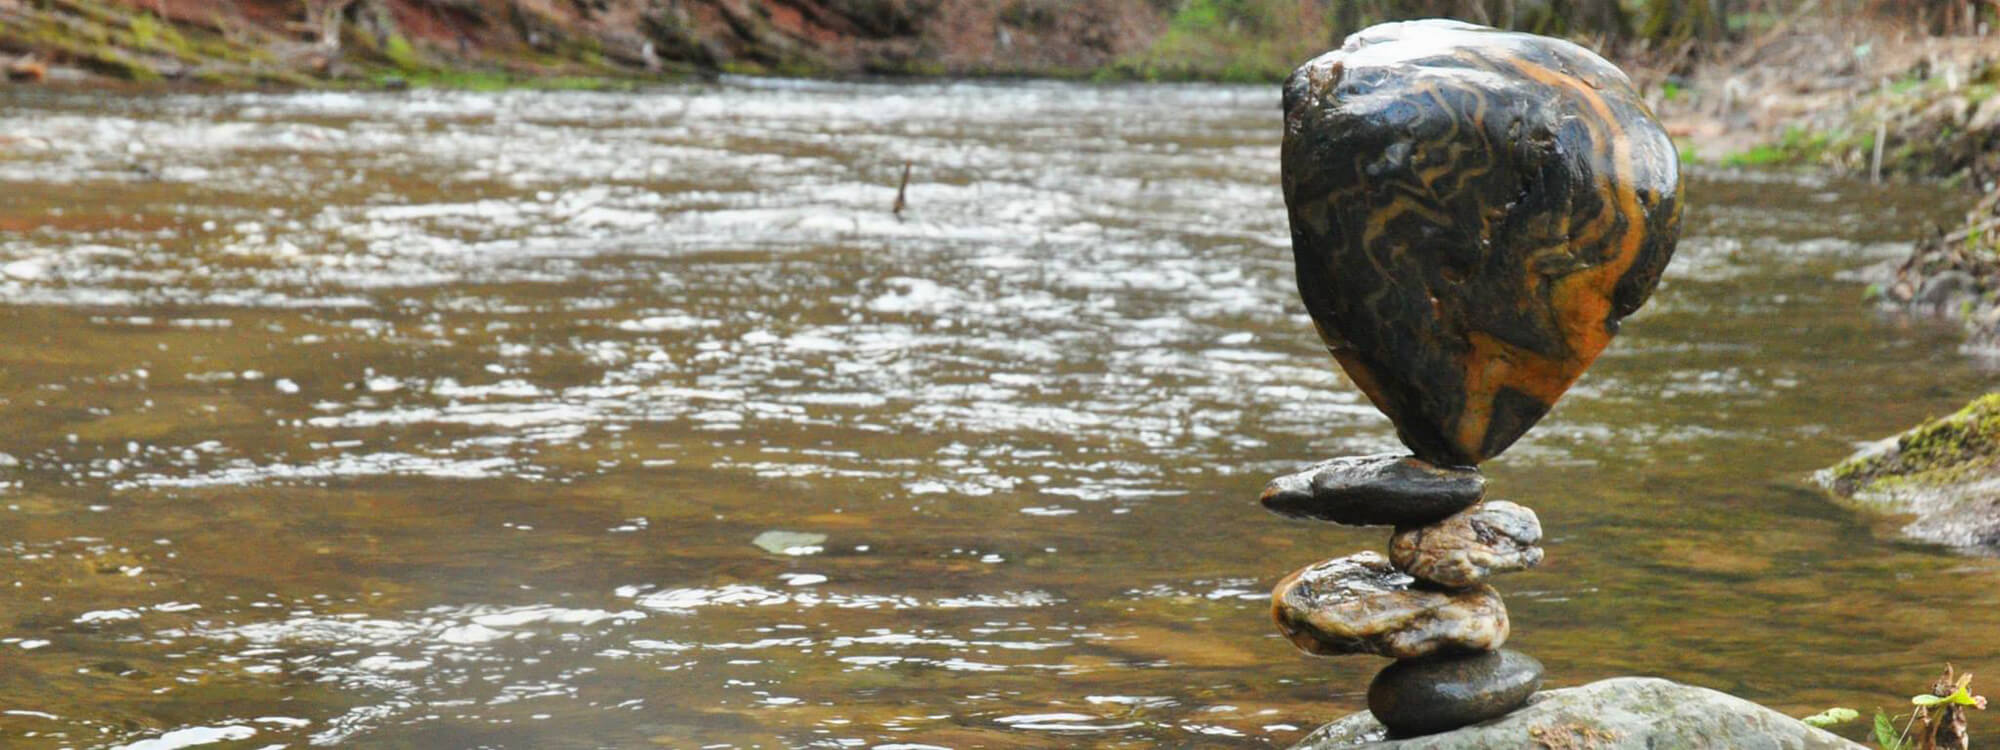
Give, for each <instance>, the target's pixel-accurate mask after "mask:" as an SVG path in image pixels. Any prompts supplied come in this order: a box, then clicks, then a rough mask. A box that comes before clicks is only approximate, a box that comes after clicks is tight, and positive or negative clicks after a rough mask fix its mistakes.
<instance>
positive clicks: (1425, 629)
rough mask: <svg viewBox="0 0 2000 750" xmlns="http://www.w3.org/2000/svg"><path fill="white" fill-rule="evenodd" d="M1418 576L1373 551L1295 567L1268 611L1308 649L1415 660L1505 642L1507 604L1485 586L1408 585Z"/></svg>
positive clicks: (1485, 648)
mask: <svg viewBox="0 0 2000 750" xmlns="http://www.w3.org/2000/svg"><path fill="white" fill-rule="evenodd" d="M1416 582H1417V581H1416V579H1414V578H1411V577H1410V576H1408V575H1405V574H1404V573H1402V572H1401V571H1398V570H1396V569H1395V567H1393V566H1391V565H1390V564H1389V561H1388V560H1387V559H1385V558H1383V557H1382V556H1381V555H1379V554H1377V553H1374V552H1360V553H1356V554H1353V555H1348V556H1347V557H1341V558H1335V559H1332V560H1326V561H1323V562H1318V563H1314V564H1312V565H1309V566H1306V567H1305V568H1301V569H1299V570H1298V571H1296V572H1293V573H1292V574H1291V575H1289V576H1286V577H1285V579H1284V580H1282V581H1279V582H1278V586H1277V588H1276V590H1274V591H1273V592H1272V594H1271V615H1272V617H1273V618H1275V619H1276V620H1277V621H1278V629H1279V630H1280V631H1281V632H1283V633H1284V634H1285V637H1286V638H1289V639H1291V641H1292V644H1293V645H1295V646H1298V647H1299V649H1300V650H1302V651H1305V652H1306V653H1309V654H1316V655H1319V656H1335V655H1340V654H1377V655H1381V656H1387V657H1391V658H1395V659H1415V658H1419V657H1424V656H1429V655H1432V654H1445V653H1470V652H1478V651H1490V650H1492V649H1496V648H1499V647H1500V645H1501V644H1502V643H1505V642H1506V641H1507V628H1508V624H1507V608H1506V605H1505V604H1504V603H1503V602H1502V601H1501V599H1500V593H1499V592H1498V591H1495V590H1493V587H1491V586H1484V585H1481V586H1475V587H1472V588H1467V589H1463V590H1459V591H1436V590H1429V589H1422V588H1412V584H1415V583H1416Z"/></svg>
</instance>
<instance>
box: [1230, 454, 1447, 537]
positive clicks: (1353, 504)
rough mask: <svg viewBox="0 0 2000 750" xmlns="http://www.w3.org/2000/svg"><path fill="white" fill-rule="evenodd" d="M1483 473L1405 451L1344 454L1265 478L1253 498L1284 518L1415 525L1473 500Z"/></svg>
mask: <svg viewBox="0 0 2000 750" xmlns="http://www.w3.org/2000/svg"><path fill="white" fill-rule="evenodd" d="M1485 493H1486V477H1485V476H1483V475H1481V474H1480V473H1479V470H1478V469H1475V468H1472V467H1459V468H1445V467H1440V466H1434V465H1431V464H1429V463H1426V462H1424V461H1422V460H1419V459H1418V458H1417V457H1416V456H1412V455H1408V454H1396V453H1383V454H1379V455H1374V456H1346V457H1342V458H1336V459H1332V460H1330V461H1321V462H1319V463H1316V464H1313V465H1312V466H1308V467H1306V468H1305V469H1302V470H1300V471H1298V472H1294V473H1291V474H1286V475H1285V476H1282V477H1278V478H1277V479H1273V480H1271V483H1270V484H1267V485H1265V486H1264V495H1263V496H1262V497H1261V498H1259V499H1258V500H1259V502H1262V503H1263V504H1264V507H1265V508H1266V509H1268V510H1270V511H1271V512H1273V513H1276V514H1278V515H1281V516H1285V517H1288V518H1303V519H1310V520H1315V521H1332V522H1334V523H1339V524H1346V525H1349V526H1416V525H1422V524H1427V523H1431V522H1433V521H1436V520H1438V519H1441V518H1444V517H1445V516H1449V515H1451V514H1453V513H1457V512H1459V511H1460V510H1463V509H1464V508H1465V506H1468V505H1471V504H1473V503H1476V502H1479V498H1480V497H1481V496H1482V495H1484V494H1485Z"/></svg>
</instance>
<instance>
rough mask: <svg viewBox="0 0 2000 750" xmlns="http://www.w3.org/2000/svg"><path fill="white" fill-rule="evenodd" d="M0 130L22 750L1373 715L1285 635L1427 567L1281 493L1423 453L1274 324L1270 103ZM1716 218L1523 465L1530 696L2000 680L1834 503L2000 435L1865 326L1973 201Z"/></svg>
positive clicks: (1961, 608) (1819, 200)
mask: <svg viewBox="0 0 2000 750" xmlns="http://www.w3.org/2000/svg"><path fill="white" fill-rule="evenodd" d="M0 107H4V109H0V137H4V140H0V181H4V183H5V185H6V186H7V189H6V190H4V191H0V294H4V296H5V299H6V300H8V301H9V302H10V304H8V305H6V306H4V307H0V419H4V421H5V423H6V424H8V425H9V426H10V429H8V430H7V431H6V432H5V433H4V434H0V452H4V454H5V455H4V457H0V482H4V485H0V745H5V746H7V747H27V748H39V747H102V746H110V745H118V744H121V743H136V744H134V745H133V746H134V747H144V748H168V747H197V746H205V745H209V744H210V743H221V744H217V745H215V746H218V747H220V746H225V745H227V746H232V747H235V746H241V747H266V746H274V745H282V746H289V747H303V746H310V745H335V744H339V745H343V746H354V747H471V746H483V747H522V748H527V747H548V748H566V747H601V746H645V745H649V744H658V745H662V746H669V747H696V746H702V747H763V748H779V747H829V748H831V747H869V746H874V747H904V748H910V747H927V746H937V747H1081V746H1097V747H1153V746H1160V745H1171V746H1190V745H1199V746H1214V747H1261V746H1269V745H1273V744H1278V745H1282V744H1284V743H1286V742H1289V741H1291V740H1294V739H1296V738H1298V737H1299V736H1301V735H1302V733H1303V732H1304V731H1307V730H1309V729H1310V728H1311V727H1312V726H1313V725H1315V724H1316V723H1318V722H1322V721H1325V720H1328V719H1332V718H1335V717H1338V716H1340V715H1343V714H1345V713H1347V712H1349V711H1353V710H1357V709H1359V708H1360V707H1361V704H1362V700H1361V695H1360V693H1361V690H1362V688H1363V687H1364V686H1365V684H1366V681H1367V678H1368V676H1369V675H1370V674H1372V673H1373V671H1374V670H1375V669H1377V668H1379V667H1380V666H1381V662H1380V661H1379V660H1375V659H1372V658H1365V657H1351V658H1348V659H1341V660H1315V659H1312V658H1309V657H1304V656H1301V655H1299V654H1297V653H1296V652H1294V651H1293V649H1292V648H1291V647H1290V646H1289V645H1287V644H1286V643H1285V642H1284V641H1283V640H1282V639H1281V638H1279V637H1278V636H1277V635H1276V633H1275V631H1274V629H1273V627H1272V625H1271V623H1270V620H1269V617H1268V614H1267V612H1266V603H1267V596H1268V594H1267V592H1268V587H1269V586H1270V584H1271V583H1272V582H1274V581H1275V580H1276V579H1277V578H1278V577H1279V576H1281V575H1283V574H1284V573H1286V572H1289V571H1290V570H1292V569H1294V568H1296V567H1299V566H1301V565H1304V564H1307V563H1310V562H1313V561H1315V560H1317V559H1319V558H1322V557H1327V556H1332V555H1337V554H1345V553H1347V552H1351V551H1356V550H1360V549H1367V548H1380V546H1381V545H1382V544H1383V543H1384V541H1385V537H1386V534H1385V533H1383V532H1381V531H1380V530H1355V529H1343V528H1328V527H1321V526H1313V525H1306V524H1301V523H1296V522H1288V521H1284V520H1281V519H1278V518H1275V517H1271V516H1269V515H1266V514H1265V513H1263V512H1262V511H1261V510H1259V509H1258V508H1257V507H1256V505H1255V503H1254V498H1255V495H1256V493H1257V491H1258V489H1259V488H1260V487H1261V486H1262V483H1263V481H1264V479H1265V478H1266V477H1268V476H1269V475H1272V474H1275V473H1278V472H1281V471H1286V470H1289V469H1291V468H1293V467H1295V466H1296V465H1299V464H1301V463H1304V462H1307V461H1310V460H1313V459H1317V458H1323V457H1328V456H1333V455H1341V454H1351V453H1359V452H1370V451H1379V450H1388V449H1392V448H1394V447H1395V440H1394V436H1393V432H1392V430H1391V429H1390V427H1389V425H1388V424H1387V422H1386V420H1384V419H1383V418H1382V417H1381V416H1380V415H1378V414H1377V413H1376V412H1374V410H1373V409H1372V408H1370V407H1369V406H1368V405H1367V403H1366V402H1365V400H1363V399H1362V398H1361V397H1360V395H1359V393H1358V392H1357V391H1355V390H1354V389H1353V388H1352V386H1351V385H1350V384H1349V383H1348V382H1347V381H1346V379H1345V378H1344V377H1342V376H1341V375H1339V374H1338V373H1337V372H1336V371H1335V369H1334V368H1333V365H1332V362H1331V360H1330V359H1329V358H1328V357H1327V356H1326V355H1325V353H1324V351H1323V350H1321V349H1319V348H1318V346H1317V345H1316V343H1315V341H1314V339H1313V336H1312V334H1311V333H1310V326H1309V324H1308V322H1307V321H1306V319H1305V317H1304V314H1303V311H1302V309H1301V308H1300V305H1299V303H1298V301H1297V297H1296V293H1295V291H1294V290H1293V287H1292V281H1291V261H1290V251H1289V239H1288V234H1287V231H1286V228H1285V226H1284V212H1283V206H1282V203H1281V199H1280V196H1279V191H1278V189H1277V186H1276V181H1277V166H1276V165H1277V159H1276V147H1277V142H1276V137H1277V134H1278V133H1277V118H1276V107H1277V103H1276V95H1275V91H1274V90H1269V89H1267V88H1224V87H1166V86H1154V87H1113V88H1099V87H1085V86H1071V85H1043V84H1017V85H986V84H921V85H911V84H903V85H870V84H852V85H849V84H842V85H834V84H804V83H787V82H744V81H735V82H728V83H725V84H721V85H713V86H695V87H687V88H669V89H663V90H658V91H654V92H650V93H644V94H638V95H629V94H588V93H527V92H517V93H504V94H469V93H467V94H460V93H428V92H426V93H410V94H379V95H378V94H346V93H307V94H284V95H249V94H246V95H226V96H225V95H200V96H195V95H185V96H142V97H120V96H108V95H103V94H89V93H60V92H57V93H51V92H41V91H4V92H0ZM905 162H908V163H910V164H911V165H912V168H911V178H910V185H909V189H908V202H909V207H908V209H907V210H906V211H904V212H903V213H902V215H901V216H900V217H898V216H896V215H893V214H892V213H891V212H890V207H891V205H892V203H893V201H894V199H895V195H896V184H897V181H898V178H899V177H900V174H901V171H902V168H903V164H904V163H905ZM1688 199H1689V203H1690V205H1691V206H1692V209H1691V210H1690V212H1689V215H1688V216H1689V228H1688V234H1689V235H1690V236H1689V237H1688V239H1687V240H1686V241H1685V242H1683V244H1682V247H1681V250H1680V254H1679V257H1678V258H1677V259H1676V260H1675V262H1674V265H1673V266H1672V268H1671V269H1670V270H1669V271H1668V275H1667V280H1666V282H1665V284H1664V285H1663V286H1662V288H1661V290H1660V292H1659V293H1658V295H1657V296H1656V297H1655V298H1654V300H1653V302H1652V303H1651V304H1650V305H1649V306H1648V307H1647V308H1646V309H1645V310H1643V311H1642V312H1641V313H1640V314H1639V315H1638V316H1636V317H1635V318H1633V319H1631V320H1630V321H1628V322H1627V324H1626V326H1625V329H1624V334H1623V335H1622V336H1621V338H1620V339H1619V340H1618V342H1617V343H1616V344H1614V346H1613V347H1612V349H1611V350H1610V351H1609V352H1607V354H1606V355H1605V356H1604V357H1603V358H1602V359H1601V360H1600V362H1599V364H1598V365H1597V367H1596V368H1595V369H1593V370H1592V371H1591V373H1590V374H1589V375H1587V376H1586V378H1585V380H1584V381H1583V382H1582V383H1580V384H1579V385H1578V386H1577V388H1576V389H1574V390H1573V391H1572V393H1571V395H1570V396H1569V397H1568V398H1567V399H1566V400H1564V401H1563V402H1562V403H1561V405H1559V406H1558V407H1557V409H1556V411H1555V412H1554V413H1552V414H1551V415H1550V416H1549V417H1548V418H1547V419H1546V420H1545V421H1544V422H1543V423H1542V424H1541V425H1540V426H1539V427H1538V428H1537V429H1536V430H1535V431H1533V432H1531V433H1530V434H1529V435H1528V437H1527V438H1525V439H1524V440H1523V441H1522V442H1521V443H1520V444H1519V445H1517V446H1516V447H1515V448H1514V449H1513V450H1511V451H1510V452H1509V453H1507V454H1506V455H1505V456H1504V457H1502V458H1500V459H1498V460H1496V461H1494V462H1492V463H1491V464H1489V465H1488V472H1489V475H1490V476H1491V487H1492V489H1493V490H1494V492H1495V494H1496V495H1498V496H1501V497H1507V498H1510V499H1514V500H1517V501H1520V502H1523V503H1526V504H1529V505H1531V506H1533V507H1534V508H1536V509H1537V510H1538V511H1539V512H1540V513H1541V516H1542V519H1543V522H1544V524H1545V526H1546V527H1547V529H1548V531H1549V534H1550V537H1551V538H1550V540H1549V542H1548V562H1547V563H1546V564H1544V565H1543V566H1542V567H1541V568H1540V569H1538V570H1535V571H1532V572H1530V573H1526V574H1521V575H1517V576H1512V577H1509V578H1507V579H1504V580H1502V581H1501V584H1500V585H1501V588H1502V590H1503V591H1504V592H1505V593H1506V594H1507V596H1508V599H1509V603H1510V609H1511V612H1512V613H1513V617H1514V622H1515V625H1514V632H1515V635H1514V638H1513V641H1512V642H1513V644H1514V645H1516V646H1518V647H1520V648H1522V649H1523V650H1526V651H1528V652H1530V653H1532V654H1534V655H1536V656H1538V657H1540V658H1541V660H1542V661H1543V662H1545V663H1546V664H1547V665H1548V667H1549V669H1550V672H1551V682H1552V683H1553V684H1559V685H1566V684H1576V683H1581V682H1585V681H1589V680H1592V679H1597V678H1600V677H1605V676H1610V675H1616V674H1628V673H1641V674H1655V675H1662V676H1666V677H1671V678H1674V679H1679V680H1684V681H1689V682H1694V683H1698V684H1701V685H1706V686H1709V687H1714V688H1719V689H1722V690H1727V691H1732V692H1735V693H1738V694H1740V695H1744V696H1746V697H1749V698H1752V699H1755V700H1760V701H1764V702H1767V703H1770V704H1772V705H1774V706H1776V707H1778V708H1780V709H1783V710H1786V711H1790V712H1793V713H1795V714H1801V715H1802V714H1804V713H1809V712H1813V711H1817V710H1819V709H1821V708H1825V707H1828V706H1833V705H1848V706H1854V707H1857V708H1861V709H1863V710H1868V709H1872V708H1873V707H1875V706H1895V705H1898V704H1899V703H1900V702H1901V700H1902V698H1901V696H1907V695H1908V694H1909V693H1911V692H1914V691H1916V690H1917V689H1918V688H1920V687H1921V686H1923V685H1926V684H1928V681H1929V680H1930V678H1931V677H1932V676H1933V674H1934V672H1935V671H1937V669H1938V668H1939V667H1940V666H1941V664H1942V662H1943V661H1945V660H1947V659H1950V660H1952V661H1955V662H1957V663H1959V664H1960V665H1961V666H1965V667H1968V668H1970V669H1972V670H1973V671H1975V672H1980V673H1985V672H1988V671H1991V670H1994V669H1996V667H1994V666H1990V665H1992V664H1994V663H1995V660H1996V657H2000V562H1996V561H1993V560H1989V559H1983V558H1977V557H1967V556H1962V555H1957V554H1954V553H1952V552H1951V551H1949V550H1944V549H1938V548H1933V547H1926V546H1921V545H1915V544H1909V543H1902V542H1898V541H1895V539H1894V536H1893V524H1891V525H1887V526H1885V525H1883V524H1880V523H1878V522H1874V521H1871V520H1870V519H1867V518H1863V517H1858V516H1856V515H1855V514H1853V513H1851V512H1850V511H1848V510H1846V509H1843V508H1841V507H1839V506H1837V505H1835V504H1833V503H1832V502H1830V501H1828V500H1827V499H1826V498H1825V497H1824V496H1822V495H1821V494H1820V493H1819V492H1817V491H1816V490H1814V489H1812V487H1811V485H1810V484H1808V483H1807V481H1806V475H1807V474H1808V473H1809V472H1810V471H1812V470H1813V469H1815V468H1818V467H1821V466H1825V465H1827V464H1830V463H1832V462H1834V461H1836V460H1838V459H1839V458H1840V457H1842V456H1844V455H1845V454H1846V453H1847V452H1848V451H1850V450H1851V449H1852V448H1853V447H1854V446H1855V444H1856V443H1858V442H1861V441H1865V440H1869V439H1874V438H1879V437H1881V436H1883V435H1887V434H1890V433H1892V432H1894V431H1897V430H1899V429H1902V428H1904V427H1906V426H1908V425H1910V424H1913V423H1914V422H1915V421H1917V420H1919V419H1921V418H1923V417H1925V416H1927V415H1933V414H1938V413H1942V412H1945V411H1949V410H1952V409H1955V408H1956V407H1957V406H1959V405H1961V404H1963V402H1964V401H1966V400H1967V399H1969V398H1970V397H1971V396H1973V395H1975V394H1977V393H1979V392H1982V391H1983V390H1985V389H1987V388H1989V387H1991V385H1992V383H1993V382H1994V376H1993V375H1992V373H1991V372H1990V371H1984V372H1983V371H1981V370H1979V369H1977V368H1976V367H1975V366H1974V364H1973V363H1971V362H1969V361H1967V360H1966V359H1965V358H1964V357H1963V356H1961V355H1960V354H1959V353H1958V352H1957V351H1956V349H1957V337H1956V333H1955V331H1954V330H1953V329H1952V328H1951V327H1950V326H1949V325H1944V324H1935V323H1927V322H1922V321H1904V320H1895V319H1889V318H1884V317H1881V316H1878V315H1875V314H1873V313H1871V312H1869V311H1868V310H1867V309H1866V308H1865V307H1864V306H1863V305H1862V304H1860V301H1859V300H1860V298H1861V295H1862V289H1861V288H1860V287H1859V286H1858V285H1855V284H1850V283H1840V282H1834V281H1831V279H1832V277H1833V276H1834V274H1835V273H1836V272H1838V271H1841V270H1844V269H1850V268H1855V267H1859V266H1863V265H1867V264H1869V263H1872V262H1876V261H1879V260H1881V259H1884V258H1887V257H1891V256H1894V255H1896V254H1897V253H1898V252H1899V251H1900V250H1901V249H1902V247H1901V246H1900V245H1899V244H1897V243H1898V240H1899V239H1901V238H1904V237H1907V236H1909V235H1910V234H1911V232H1912V230H1913V228H1914V227H1917V226H1921V225H1924V224H1925V223H1927V222H1933V221H1938V220H1940V219H1941V218H1942V217H1947V216H1949V215H1950V214H1952V213H1953V211H1954V209H1956V208H1957V207H1958V205H1959V204H1960V203H1961V201H1960V200H1959V199H1958V198H1957V196H1952V195H1949V194H1946V193H1941V192H1931V191H1927V190H1923V189H1913V188H1894V189H1889V188H1881V189H1876V188H1870V187H1869V186H1866V185H1854V184H1841V183H1821V182H1816V181H1812V180H1807V179H1801V178H1795V177H1779V176H1769V175H1756V174H1704V175H1701V177H1700V179H1698V180H1697V181H1696V182H1695V183H1694V185H1693V186H1692V187H1691V188H1690V190H1689V191H1688ZM769 532H788V533H779V534H771V533H769ZM760 542H761V546H760V544H759V543H760ZM767 548H768V549H767ZM1975 729H1976V726H1975ZM232 743H233V744H232Z"/></svg>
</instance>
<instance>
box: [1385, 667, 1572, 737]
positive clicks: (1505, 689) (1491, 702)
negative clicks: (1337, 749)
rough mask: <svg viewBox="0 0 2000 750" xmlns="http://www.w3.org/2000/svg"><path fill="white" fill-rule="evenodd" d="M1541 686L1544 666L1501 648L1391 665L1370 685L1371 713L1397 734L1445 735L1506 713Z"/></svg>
mask: <svg viewBox="0 0 2000 750" xmlns="http://www.w3.org/2000/svg"><path fill="white" fill-rule="evenodd" d="M1541 686H1542V663H1541V662H1539V661H1536V660H1535V657H1532V656H1529V655H1527V654H1524V653H1521V652H1519V651H1515V650H1513V649H1508V648H1503V649H1500V650H1498V651H1488V652H1486V653H1483V654H1474V655H1471V656H1434V657H1431V658H1428V659H1408V660H1404V661H1399V662H1396V663H1394V664H1391V665H1389V666H1388V667H1387V668H1385V669H1383V670H1382V671H1381V672H1380V673H1377V674H1376V675H1375V680H1374V681H1373V682H1370V683H1368V711H1369V713H1371V714H1373V715H1374V716H1375V719H1376V720H1377V721H1380V722H1382V724H1383V725H1384V726H1386V727H1388V728H1389V730H1390V731H1392V732H1395V733H1396V734H1397V735H1399V736H1404V737H1410V736H1416V735H1421V734H1432V733H1435V732H1443V731H1448V730H1452V729H1457V728H1459V727H1462V726H1465V725H1467V724H1475V723H1478V722H1482V721H1485V720H1487V719H1492V718H1497V717H1499V716H1503V715H1505V714H1506V713H1507V712H1508V711H1512V710H1514V709H1516V708H1519V707H1520V706H1521V703H1522V702H1523V701H1526V700H1527V699H1528V696H1529V695H1532V694H1534V692H1535V690H1536V689H1537V688H1540V687H1541Z"/></svg>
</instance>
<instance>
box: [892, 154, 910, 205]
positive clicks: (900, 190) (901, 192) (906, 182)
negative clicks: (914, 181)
mask: <svg viewBox="0 0 2000 750" xmlns="http://www.w3.org/2000/svg"><path fill="white" fill-rule="evenodd" d="M909 189H910V163H909V162H903V183H902V184H900V185H897V186H896V205H895V206H894V207H893V208H890V209H889V213H892V214H895V215H896V218H898V219H900V218H903V207H904V206H907V205H909V203H907V202H905V201H904V200H903V198H904V196H905V194H906V193H907V191H908V190H909Z"/></svg>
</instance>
